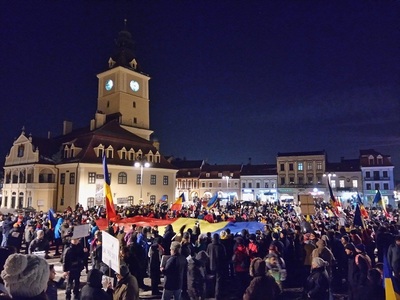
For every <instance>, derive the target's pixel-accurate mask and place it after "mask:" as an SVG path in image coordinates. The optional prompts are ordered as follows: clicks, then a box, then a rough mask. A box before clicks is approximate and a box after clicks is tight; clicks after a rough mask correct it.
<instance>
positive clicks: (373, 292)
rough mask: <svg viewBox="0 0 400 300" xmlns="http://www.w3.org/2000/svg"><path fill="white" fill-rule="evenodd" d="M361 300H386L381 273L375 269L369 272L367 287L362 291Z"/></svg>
mask: <svg viewBox="0 0 400 300" xmlns="http://www.w3.org/2000/svg"><path fill="white" fill-rule="evenodd" d="M359 299H374V300H385V299H386V296H385V288H384V287H383V284H382V274H381V272H380V271H379V270H378V269H376V268H374V269H371V270H369V271H368V283H367V286H366V287H365V288H364V289H362V290H360V296H359Z"/></svg>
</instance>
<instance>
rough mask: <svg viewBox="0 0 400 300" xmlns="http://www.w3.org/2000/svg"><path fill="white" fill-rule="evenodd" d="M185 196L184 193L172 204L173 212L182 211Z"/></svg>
mask: <svg viewBox="0 0 400 300" xmlns="http://www.w3.org/2000/svg"><path fill="white" fill-rule="evenodd" d="M185 201H186V200H185V195H184V194H183V193H182V194H181V195H180V196H179V197H178V199H176V201H175V202H174V204H172V206H171V210H181V209H182V203H183V202H185Z"/></svg>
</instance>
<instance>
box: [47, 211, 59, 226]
mask: <svg viewBox="0 0 400 300" xmlns="http://www.w3.org/2000/svg"><path fill="white" fill-rule="evenodd" d="M54 214H55V213H54V210H53V209H52V208H50V209H49V212H48V213H47V215H48V218H49V223H50V224H49V225H50V229H51V228H54V227H56V225H57V219H56V218H55V217H54Z"/></svg>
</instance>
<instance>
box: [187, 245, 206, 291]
mask: <svg viewBox="0 0 400 300" xmlns="http://www.w3.org/2000/svg"><path fill="white" fill-rule="evenodd" d="M207 259H208V257H207V253H206V252H205V251H201V252H199V254H197V256H196V258H192V259H190V260H189V262H188V270H187V291H188V294H189V296H190V298H191V299H198V298H199V297H203V298H204V297H205V291H206V285H205V284H206V264H207Z"/></svg>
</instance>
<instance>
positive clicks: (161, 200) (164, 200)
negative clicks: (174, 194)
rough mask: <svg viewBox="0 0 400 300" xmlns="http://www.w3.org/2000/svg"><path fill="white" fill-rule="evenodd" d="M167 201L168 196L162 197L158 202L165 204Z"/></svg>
mask: <svg viewBox="0 0 400 300" xmlns="http://www.w3.org/2000/svg"><path fill="white" fill-rule="evenodd" d="M167 200H168V195H162V197H161V198H160V202H166V201H167Z"/></svg>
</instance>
